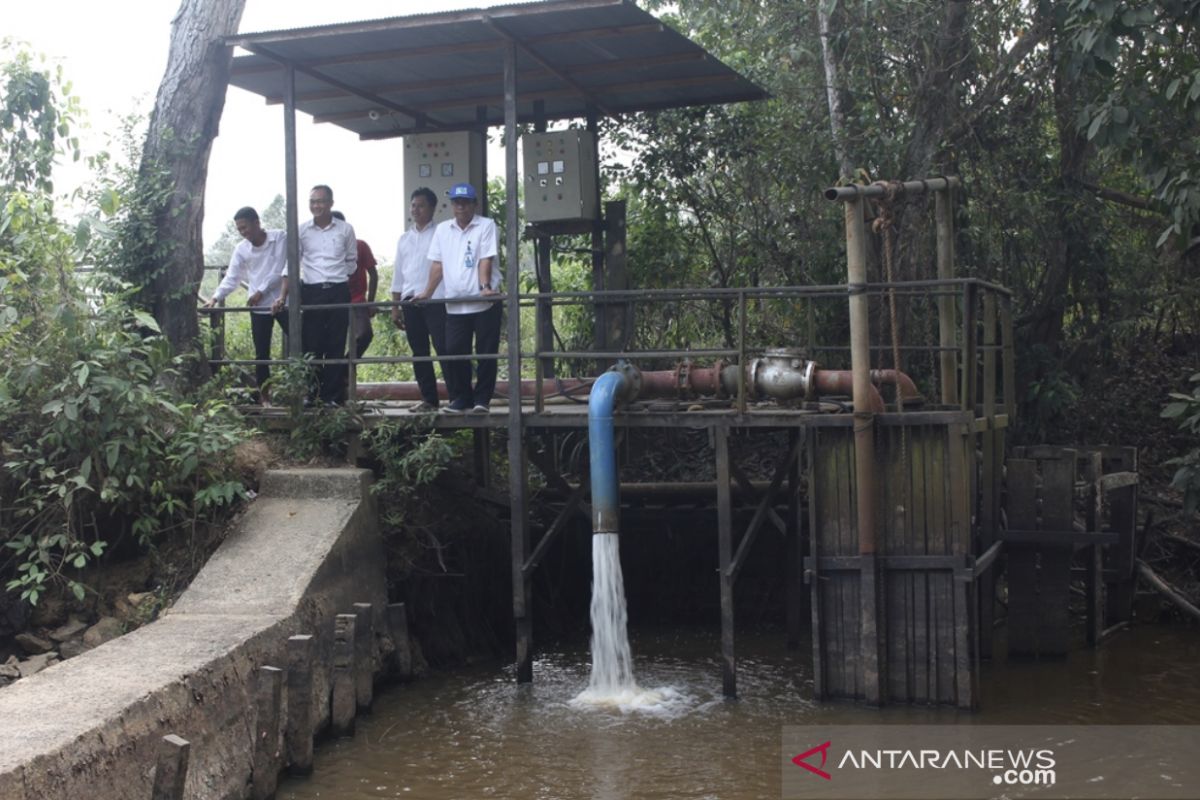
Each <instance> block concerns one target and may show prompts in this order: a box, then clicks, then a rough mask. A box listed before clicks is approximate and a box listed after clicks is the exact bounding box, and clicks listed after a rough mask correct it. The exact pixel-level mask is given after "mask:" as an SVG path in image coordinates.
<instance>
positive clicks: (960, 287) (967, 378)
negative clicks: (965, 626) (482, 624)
mask: <svg viewBox="0 0 1200 800" xmlns="http://www.w3.org/2000/svg"><path fill="white" fill-rule="evenodd" d="M853 291H855V292H858V291H863V292H865V294H866V295H867V297H868V298H870V299H871V300H873V301H877V304H878V306H879V307H878V308H877V309H875V311H874V312H873V317H875V318H877V319H879V320H880V321H881V323H880V324H879V325H878V326H877V327H878V328H879V330H878V332H877V333H876V335H875V337H874V338H873V342H872V344H871V347H870V350H871V352H872V353H873V354H878V355H879V357H880V359H881V361H880V365H881V366H882V365H886V366H888V367H892V366H894V365H892V364H891V359H890V358H886V357H887V356H888V355H889V354H891V353H892V352H893V351H894V350H898V351H899V352H900V353H901V354H902V356H903V357H904V358H914V357H918V356H922V355H923V356H924V357H926V358H927V359H929V361H930V362H931V363H930V364H929V365H927V367H926V369H925V372H926V373H933V372H938V371H940V368H941V367H940V366H939V364H942V363H952V364H953V368H954V369H955V370H956V373H957V374H956V375H955V376H953V377H954V381H955V383H956V385H957V386H958V387H959V391H958V394H959V399H958V400H957V402H956V403H955V404H953V405H956V406H957V407H961V408H962V409H964V410H973V409H975V408H977V407H982V406H984V405H987V404H988V403H989V399H988V398H986V397H984V396H983V390H984V388H985V387H987V388H988V389H989V390H990V391H992V392H995V391H996V389H997V387H999V389H1000V390H1001V392H1002V396H1000V395H995V394H994V395H993V396H992V397H991V398H990V402H991V403H993V404H994V403H996V402H997V401H999V402H1000V404H1001V407H1003V408H1004V409H1005V410H1006V411H1007V412H1008V413H1010V414H1011V413H1012V410H1013V405H1014V403H1015V394H1014V391H1013V375H1014V374H1015V367H1014V364H1013V360H1012V359H1013V353H1012V308H1011V301H1012V294H1011V292H1010V291H1009V290H1008V289H1006V288H1004V287H1002V286H999V285H996V284H993V283H989V282H986V281H982V280H979V279H975V278H956V279H950V280H922V281H908V282H897V283H869V284H866V286H865V287H862V288H861V289H860V287H853ZM851 292H852V287H849V286H847V285H845V284H831V285H821V286H774V287H752V288H751V287H746V288H741V287H733V288H683V289H649V290H608V291H595V292H591V291H578V292H533V293H527V294H521V295H519V296H518V298H517V304H516V307H517V308H518V309H519V313H522V317H524V312H528V313H529V316H530V320H531V323H532V324H531V325H521V326H519V327H518V330H519V331H520V332H521V334H520V335H521V337H522V341H524V340H525V338H526V336H527V335H528V334H530V333H532V340H533V341H534V342H535V343H536V342H541V341H545V338H544V337H545V334H546V332H545V330H544V329H543V325H544V324H545V322H544V320H543V315H540V314H537V313H536V312H532V311H530V310H531V309H536V308H538V307H543V308H544V307H547V306H548V307H550V308H551V309H553V308H557V307H569V306H583V307H590V308H591V309H592V311H593V312H595V310H596V309H597V308H607V309H610V310H611V309H613V308H614V307H615V308H620V309H622V310H625V309H634V311H635V312H636V310H637V309H639V308H645V307H647V306H655V305H659V306H663V305H666V306H671V305H672V304H674V305H675V306H676V307H677V306H679V305H681V304H700V305H702V306H710V307H711V306H718V307H720V308H721V310H722V314H724V315H725V316H726V317H727V321H728V327H729V328H731V329H732V333H733V336H732V339H733V342H732V346H723V345H726V344H728V343H727V342H721V343H718V345H721V346H705V345H712V344H713V343H712V342H702V343H700V345H701V346H696V347H692V346H690V345H688V346H654V345H655V342H650V345H651V346H648V347H646V346H643V347H636V346H621V347H617V348H614V349H601V348H596V347H594V346H593V347H591V348H585V349H578V348H574V349H572V348H565V347H563V348H550V349H546V348H540V347H537V346H536V345H535V346H534V347H533V349H532V350H526V349H522V350H521V351H520V356H519V357H520V362H521V364H522V365H524V366H525V369H522V370H519V371H520V372H525V371H526V370H527V371H528V372H529V373H530V374H529V375H528V376H527V377H533V378H536V379H537V380H536V381H535V383H534V385H535V390H534V396H533V398H532V403H533V406H534V408H535V409H536V410H537V411H541V410H542V409H543V408H544V404H545V401H546V399H547V398H546V396H545V393H544V391H543V382H544V381H543V379H545V378H547V377H548V376H549V374H550V373H551V372H552V371H553V368H554V366H555V365H557V364H560V363H561V364H570V363H571V362H575V363H576V364H577V365H578V364H580V363H582V364H585V365H592V366H593V367H594V369H593V370H592V371H591V373H589V374H588V375H586V376H583V377H593V376H594V373H595V372H596V371H598V370H599V369H603V368H606V366H607V365H608V364H609V363H611V362H612V361H615V360H617V359H624V360H628V361H631V362H633V363H635V364H639V366H641V365H642V364H644V363H645V362H660V361H663V360H671V361H675V362H682V361H692V360H695V359H709V360H727V359H734V360H736V362H735V363H739V364H745V363H747V359H749V358H752V357H756V356H759V355H761V354H762V352H763V351H764V350H765V349H767V348H772V347H779V346H798V347H800V348H802V349H803V350H805V351H806V353H807V354H808V357H809V358H813V359H814V360H818V361H821V360H822V359H821V358H818V356H827V357H829V358H831V359H833V360H834V361H835V362H837V361H838V360H839V359H843V358H844V356H845V354H847V353H848V352H849V350H850V347H849V344H848V343H846V342H845V341H827V339H828V338H829V330H828V329H827V328H823V327H822V326H821V325H819V324H817V317H818V316H819V315H821V314H824V315H825V316H827V317H828V318H830V319H833V320H835V321H836V323H837V324H836V325H835V326H831V327H832V328H833V329H834V330H836V332H837V333H838V334H839V335H845V331H846V326H845V321H844V316H845V315H844V310H845V302H846V299H847V297H848V296H849V295H850V294H851ZM892 294H894V295H895V296H896V297H897V298H907V299H909V300H913V299H915V300H916V301H926V302H927V303H928V304H929V305H930V306H931V312H932V311H936V312H937V313H939V314H944V313H945V309H946V308H947V306H946V304H945V303H944V302H939V300H942V299H944V298H949V299H950V300H951V301H952V307H953V308H952V313H953V315H954V317H955V319H954V321H953V324H954V327H955V328H956V329H957V331H958V333H957V339H958V341H957V343H956V344H955V345H953V346H947V345H943V344H939V343H936V341H935V343H927V342H925V341H923V340H922V339H921V337H919V336H914V335H910V336H908V337H906V338H907V339H908V341H905V342H898V343H895V344H893V343H891V342H888V341H885V338H886V337H885V335H884V334H885V333H886V330H885V329H886V325H884V324H882V321H883V320H884V319H885V316H884V314H885V306H884V303H883V302H882V301H883V300H884V299H885V298H887V297H889V295H892ZM507 300H508V298H507V296H505V295H498V296H497V295H491V296H479V297H472V298H455V300H453V301H450V302H473V301H481V302H487V301H491V302H505V303H506V305H507ZM292 302H296V303H299V302H300V298H299V293H293V295H292ZM423 302H424V303H426V304H433V303H445V302H447V301H445V300H429V301H423ZM781 302H782V303H783V304H784V305H785V306H787V305H788V304H795V307H794V308H782V309H781V308H779V307H772V308H770V309H767V310H765V311H764V308H765V306H764V304H766V303H776V304H778V303H781ZM821 304H827V309H826V308H820V306H821ZM399 305H401V304H398V303H396V302H394V301H390V300H389V301H379V302H370V303H336V304H326V305H310V306H304V305H301V306H300V310H301V311H303V310H305V309H312V310H316V309H325V310H329V309H345V310H346V313H347V315H348V317H350V323H351V324H350V325H349V326H348V337H347V338H348V352H347V356H346V357H344V358H336V359H313V360H311V362H310V363H312V364H313V365H318V366H319V365H326V364H344V365H346V367H347V370H348V383H347V389H348V395H347V396H348V399H349V400H350V401H352V402H353V401H356V400H357V397H356V394H357V392H356V387H357V380H356V377H357V366H358V365H368V364H369V365H375V364H409V365H412V364H416V363H432V362H435V361H436V362H445V361H467V360H473V361H482V360H491V361H503V362H507V361H508V356H507V355H506V351H505V349H504V348H503V347H501V348H500V352H498V353H495V354H474V353H472V354H466V355H457V356H448V355H431V356H426V357H416V356H412V355H405V354H400V355H374V356H364V357H362V358H357V357H356V356H355V355H354V349H353V310H354V309H362V308H375V309H378V310H385V309H386V310H390V309H392V308H395V307H397V306H399ZM254 310H255V309H253V308H250V307H245V306H237V307H231V306H224V305H219V306H217V307H215V308H212V309H203V308H202V309H200V313H201V314H206V315H211V319H212V322H213V325H214V327H215V329H216V330H215V332H214V353H213V358H212V359H211V363H212V364H214V365H246V366H249V365H256V364H269V365H279V364H284V363H287V360H286V359H268V360H265V361H258V360H254V359H242V358H228V357H226V353H225V352H224V345H225V335H224V323H225V318H226V315H227V314H230V313H251V312H253V311H254ZM789 311H790V312H792V313H791V315H790V316H788V312H789ZM709 313H710V314H711V308H710V310H709ZM755 313H758V315H759V316H758V317H755V316H754V315H755ZM764 313H765V315H766V316H769V317H771V318H772V319H773V320H774V321H775V322H781V321H782V322H787V323H789V324H790V325H792V326H795V325H797V324H799V325H802V326H803V328H804V330H803V332H802V333H800V334H797V335H796V337H795V338H796V341H794V342H786V341H784V342H780V341H763V340H761V339H759V340H754V341H752V340H751V339H752V334H751V332H750V331H751V328H752V327H754V328H760V327H762V322H763V320H762V319H761V318H762V317H763V316H764ZM908 313H909V317H910V318H911V316H912V314H911V309H909V312H908ZM639 318H642V319H644V316H641V315H639V314H637V313H633V314H627V316H626V319H627V320H631V319H639ZM521 322H522V323H524V322H525V319H524V318H522V319H521ZM752 323H754V324H753V325H752ZM718 327H719V326H718ZM626 333H627V341H628V342H630V343H631V344H635V343H636V342H637V340H638V337H637V336H636V335H635V334H633V333H632V332H629V331H627V332H626ZM823 334H824V336H823ZM758 335H759V336H761V334H758ZM642 338H645V337H642ZM659 341H660V342H661V337H660V339H659ZM943 353H950V354H953V356H954V358H953V361H952V362H941V361H940V359H939V356H940V355H941V354H943ZM997 356H999V360H998V361H997V360H996V357H997ZM997 368H999V372H997ZM989 370H990V374H991V376H992V378H991V380H988V379H987V375H988V371H989ZM509 372H510V374H509V375H508V378H509V380H510V394H517V396H519V389H518V388H515V387H516V386H517V384H515V383H514V382H515V381H517V380H519V379H520V378H521V377H522V376H521V375H514V374H511V373H512V371H511V370H510V371H509ZM981 373H982V374H981ZM576 377H578V376H576ZM928 377H929V378H930V379H931V380H932V378H933V377H934V376H933V375H932V374H928ZM939 377H940V376H939ZM740 383H742V384H743V385H741V386H740V387H739V391H738V395H737V398H736V408H737V410H738V411H739V412H743V413H744V412H745V411H746V410H747V407H748V403H749V400H750V398H749V397H748V396H747V393H746V388H745V386H744V381H741V382H740ZM510 401H511V398H510ZM941 405H942V406H943V407H945V406H946V405H947V404H946V403H944V402H943V403H942V404H941Z"/></svg>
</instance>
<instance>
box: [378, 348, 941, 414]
mask: <svg viewBox="0 0 1200 800" xmlns="http://www.w3.org/2000/svg"><path fill="white" fill-rule="evenodd" d="M810 365H811V362H808V363H806V364H805V365H804V366H803V367H798V368H792V370H791V372H788V371H787V370H786V369H784V368H781V367H777V366H776V365H774V364H772V363H770V359H754V360H753V361H751V362H750V364H749V366H748V367H747V369H746V370H745V372H746V380H747V385H748V386H749V387H750V389H751V391H752V392H753V393H754V394H755V395H756V396H759V397H771V398H773V399H776V400H794V399H801V398H806V397H811V396H814V395H815V396H818V397H824V396H828V395H846V396H851V395H852V394H853V388H854V387H853V374H852V372H851V371H850V370H828V369H813V368H812V367H811V366H810ZM740 371H741V370H739V368H738V367H737V366H736V365H727V364H722V363H721V362H717V363H716V364H714V365H713V366H711V367H694V366H692V365H691V364H689V363H687V362H682V363H680V364H678V365H676V367H675V369H670V370H653V371H648V372H640V373H639V375H640V383H641V385H640V387H639V389H638V392H637V396H638V397H640V398H643V399H646V398H671V399H686V398H689V397H734V396H736V395H737V381H738V375H739V372H740ZM593 383H594V380H592V379H590V378H560V379H554V378H546V379H543V380H542V393H543V396H544V397H553V396H556V395H568V394H569V395H573V396H575V397H577V398H579V399H580V400H582V399H583V398H584V397H586V396H587V394H588V390H589V389H590V387H591V385H592V384H593ZM884 383H886V384H893V385H895V386H896V389H897V391H898V392H899V393H900V396H901V398H903V400H904V402H905V403H920V402H922V401H923V399H924V398H923V397H922V396H921V393H920V392H919V391H917V387H916V385H915V384H914V383H913V381H912V378H910V377H909V376H908V375H906V374H904V373H903V372H899V371H897V370H890V369H882V370H880V369H876V370H871V386H870V389H869V391H868V393H867V402H868V405H869V410H870V411H872V412H874V413H882V412H883V411H884V408H885V406H884V403H883V397H882V396H881V395H880V393H879V390H878V389H877V388H875V385H874V384H884ZM536 388H537V381H536V380H534V379H529V378H527V379H525V380H523V381H521V396H522V397H534V396H535V394H536ZM496 394H497V395H500V396H504V397H507V396H509V382H508V381H497V383H496ZM357 397H358V399H360V400H397V401H411V402H416V401H418V400H420V399H421V391H420V389H419V388H418V386H417V384H416V383H415V382H413V381H399V382H390V383H360V384H358V386H357ZM438 397H439V398H441V399H443V400H445V399H446V397H447V395H446V387H445V385H444V384H442V383H438Z"/></svg>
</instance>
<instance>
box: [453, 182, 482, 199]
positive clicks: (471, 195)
mask: <svg viewBox="0 0 1200 800" xmlns="http://www.w3.org/2000/svg"><path fill="white" fill-rule="evenodd" d="M450 199H451V200H476V199H478V198H476V196H475V187H474V186H472V185H471V184H469V183H456V184H454V185H453V186H451V187H450Z"/></svg>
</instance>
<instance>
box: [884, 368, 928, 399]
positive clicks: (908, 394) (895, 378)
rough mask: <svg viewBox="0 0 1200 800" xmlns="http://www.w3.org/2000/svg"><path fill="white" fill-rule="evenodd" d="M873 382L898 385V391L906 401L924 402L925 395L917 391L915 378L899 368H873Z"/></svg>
mask: <svg viewBox="0 0 1200 800" xmlns="http://www.w3.org/2000/svg"><path fill="white" fill-rule="evenodd" d="M871 382H872V383H890V384H892V385H893V386H895V387H896V392H897V393H898V394H899V395H900V399H901V400H903V401H904V402H905V403H924V402H925V397H924V396H923V395H922V394H921V393H920V392H919V391H917V385H916V384H915V383H913V379H912V378H910V377H908V375H906V374H905V373H903V372H901V371H900V370H898V369H873V370H871Z"/></svg>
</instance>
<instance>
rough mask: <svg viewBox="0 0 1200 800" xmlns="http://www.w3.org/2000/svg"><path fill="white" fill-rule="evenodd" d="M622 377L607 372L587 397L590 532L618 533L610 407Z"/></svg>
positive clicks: (622, 384)
mask: <svg viewBox="0 0 1200 800" xmlns="http://www.w3.org/2000/svg"><path fill="white" fill-rule="evenodd" d="M625 382H626V378H625V374H624V373H622V372H606V373H604V374H603V375H601V376H600V377H599V378H597V379H596V382H595V383H594V384H592V390H591V394H590V395H589V397H588V450H589V454H590V459H591V465H592V533H617V532H618V531H619V530H620V525H619V522H620V518H619V512H620V505H619V504H618V502H617V456H616V445H615V444H614V438H613V408H614V407H616V404H617V398H618V396H619V395H621V394H622V393H623V392H624V391H625V389H626V386H625Z"/></svg>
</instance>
